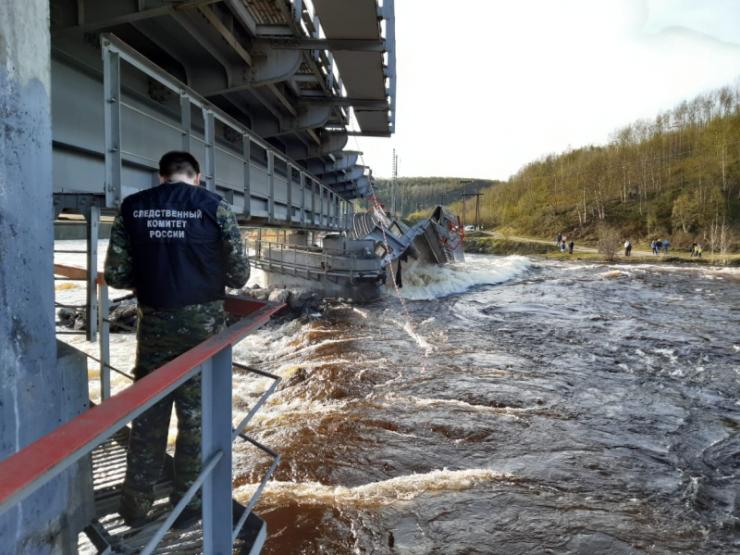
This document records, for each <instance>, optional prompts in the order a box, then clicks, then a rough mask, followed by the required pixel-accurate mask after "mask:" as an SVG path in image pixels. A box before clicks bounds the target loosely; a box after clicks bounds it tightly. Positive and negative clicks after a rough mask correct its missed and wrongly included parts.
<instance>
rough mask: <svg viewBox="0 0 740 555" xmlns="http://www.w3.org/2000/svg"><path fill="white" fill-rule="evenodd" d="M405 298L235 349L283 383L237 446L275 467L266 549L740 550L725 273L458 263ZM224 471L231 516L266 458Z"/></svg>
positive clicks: (731, 304)
mask: <svg viewBox="0 0 740 555" xmlns="http://www.w3.org/2000/svg"><path fill="white" fill-rule="evenodd" d="M404 281H405V287H404V288H403V289H402V290H401V295H402V297H403V302H402V301H401V300H400V299H399V298H398V297H397V296H396V295H395V293H394V292H392V291H391V292H389V294H388V295H386V296H385V297H384V298H383V299H381V300H380V301H378V302H376V303H373V304H370V305H364V306H353V305H351V304H346V303H341V302H339V303H335V304H334V305H332V307H331V309H329V310H327V311H325V312H324V313H323V314H315V315H313V316H311V317H306V318H304V319H301V320H293V321H289V322H288V321H284V322H279V323H276V324H272V325H271V326H270V327H268V328H265V329H263V330H261V331H260V332H258V333H257V334H255V335H253V336H251V337H249V338H248V339H247V341H245V342H244V343H242V344H241V346H239V347H238V348H237V350H236V356H237V358H238V359H241V360H242V361H243V362H246V363H248V364H253V365H255V366H257V367H260V368H263V369H265V370H269V371H274V372H277V373H278V374H280V375H281V376H282V377H283V383H282V384H281V387H280V390H279V391H278V393H277V394H276V395H275V396H274V397H273V398H272V400H271V401H270V402H269V403H268V405H267V406H266V407H265V408H264V409H263V410H262V411H261V412H260V413H258V415H257V416H256V417H255V419H254V420H253V422H252V424H251V425H250V428H249V430H248V431H249V433H250V434H251V435H253V436H254V437H256V438H257V439H259V440H261V441H264V442H265V443H266V444H268V445H270V446H272V447H273V448H275V449H276V450H278V451H279V452H280V453H281V455H282V462H281V464H280V466H279V468H278V469H277V471H276V474H275V479H274V481H273V482H272V483H271V485H270V486H269V488H268V489H267V491H266V493H265V495H264V496H263V499H262V500H261V502H260V504H259V505H258V508H257V512H258V513H259V514H261V516H263V517H264V518H265V519H266V520H267V522H268V530H269V539H268V541H267V544H266V549H265V553H268V554H292V553H337V554H339V553H341V554H344V553H375V554H384V553H388V554H391V553H399V554H400V553H408V554H412V553H414V554H415V553H420V554H421V553H424V554H426V553H439V554H457V553H459V554H463V553H465V554H468V553H505V554H507V555H512V554H524V553H527V554H530V553H579V554H598V553H605V554H606V553H609V554H626V553H666V554H668V553H670V554H673V553H702V554H705V553H718V554H720V553H721V554H727V553H732V552H735V553H738V552H740V401H738V399H740V396H739V395H738V394H739V393H740V287H739V286H740V272H739V271H738V270H729V269H726V270H723V269H710V268H695V267H678V266H662V265H654V266H626V265H599V264H595V265H577V264H568V263H560V262H544V261H536V260H530V259H527V258H523V257H493V256H472V255H471V256H468V259H467V262H465V263H464V264H462V265H459V266H456V267H446V268H442V269H437V270H430V269H419V268H417V269H416V271H415V272H407V273H406V275H405V279H404ZM266 384H267V382H266V381H265V380H253V379H251V378H248V377H246V376H241V377H239V379H238V381H237V384H236V396H237V401H236V406H235V410H236V412H237V413H238V414H243V413H244V412H246V410H247V409H248V407H249V406H250V404H251V403H253V402H254V400H255V399H256V395H257V393H258V392H260V391H261V390H262V389H264V387H265V386H266ZM235 418H236V417H235ZM235 457H236V459H235V465H236V467H237V473H236V474H237V484H238V485H239V488H238V490H237V494H238V496H239V497H240V498H241V499H242V500H244V499H247V498H248V497H249V495H250V493H251V492H252V491H253V490H254V484H255V483H256V482H257V481H258V480H259V477H260V476H261V474H262V473H263V472H264V471H265V469H266V468H267V466H268V461H267V460H266V459H264V458H262V457H260V456H259V455H258V454H257V451H255V450H254V449H253V448H250V447H247V446H241V447H240V448H239V449H238V450H237V452H236V454H235Z"/></svg>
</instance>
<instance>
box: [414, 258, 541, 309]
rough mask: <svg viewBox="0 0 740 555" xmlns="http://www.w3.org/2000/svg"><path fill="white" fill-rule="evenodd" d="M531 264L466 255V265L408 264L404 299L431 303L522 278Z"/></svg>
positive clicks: (526, 260)
mask: <svg viewBox="0 0 740 555" xmlns="http://www.w3.org/2000/svg"><path fill="white" fill-rule="evenodd" d="M531 265H532V263H531V261H530V260H529V259H528V258H526V257H524V256H481V255H474V254H468V255H466V260H465V262H462V263H459V264H448V265H445V266H435V265H426V264H411V265H409V266H408V268H404V273H403V288H401V290H400V293H401V296H402V297H403V298H404V299H409V300H412V301H421V300H431V299H438V298H442V297H446V296H448V295H454V294H456V293H462V292H463V291H467V290H468V289H470V288H471V287H475V286H477V285H495V284H497V283H503V282H505V281H509V280H510V279H512V278H514V277H516V276H518V275H521V274H522V273H524V272H525V271H527V269H529V267H530V266H531Z"/></svg>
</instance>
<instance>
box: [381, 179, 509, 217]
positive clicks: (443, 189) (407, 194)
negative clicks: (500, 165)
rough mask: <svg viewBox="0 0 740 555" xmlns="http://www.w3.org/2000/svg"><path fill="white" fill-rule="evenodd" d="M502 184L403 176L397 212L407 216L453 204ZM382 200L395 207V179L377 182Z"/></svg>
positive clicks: (485, 180)
mask: <svg viewBox="0 0 740 555" xmlns="http://www.w3.org/2000/svg"><path fill="white" fill-rule="evenodd" d="M496 183H499V182H497V181H492V180H489V179H469V178H464V177H399V178H398V182H397V189H396V191H397V192H396V206H397V210H398V212H399V213H400V214H402V215H403V216H406V215H408V214H410V213H411V212H415V211H417V210H422V211H423V210H426V209H429V208H433V207H434V206H436V205H438V204H452V203H453V202H455V201H456V200H457V199H459V198H460V195H461V194H462V193H477V192H478V191H481V190H483V189H485V188H487V187H490V186H491V185H494V184H496ZM375 189H376V194H377V195H378V198H380V199H381V201H382V202H383V203H384V204H385V206H386V208H390V206H391V180H390V179H376V180H375Z"/></svg>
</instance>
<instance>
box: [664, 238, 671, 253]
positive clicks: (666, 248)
mask: <svg viewBox="0 0 740 555" xmlns="http://www.w3.org/2000/svg"><path fill="white" fill-rule="evenodd" d="M670 246H671V242H670V241H669V240H668V239H666V240H665V241H663V252H664V253H665V254H668V247H670Z"/></svg>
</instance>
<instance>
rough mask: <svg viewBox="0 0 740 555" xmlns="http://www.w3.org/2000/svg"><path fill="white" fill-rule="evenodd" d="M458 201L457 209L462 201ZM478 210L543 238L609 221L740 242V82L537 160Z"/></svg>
mask: <svg viewBox="0 0 740 555" xmlns="http://www.w3.org/2000/svg"><path fill="white" fill-rule="evenodd" d="M605 109H606V108H605ZM492 155H495V153H492ZM468 206H470V203H469V205H468ZM453 208H454V209H456V211H458V212H459V211H460V210H461V204H460V203H459V202H458V203H456V204H455V205H453ZM468 210H469V211H470V208H468ZM481 212H482V220H483V222H484V224H485V225H487V226H496V227H501V228H507V229H509V230H511V231H513V232H518V233H522V234H530V235H538V236H543V237H550V236H554V235H555V234H556V233H558V232H565V233H567V234H568V235H569V236H575V237H579V238H581V239H588V238H592V237H594V236H595V233H596V230H597V229H598V228H599V226H600V225H604V224H605V225H609V226H613V227H616V228H618V229H619V230H620V231H621V233H622V234H623V236H624V237H629V238H631V239H632V240H633V241H635V240H641V239H644V240H649V239H650V238H660V237H663V238H667V237H670V238H672V239H673V242H674V244H687V243H690V242H691V241H695V240H696V241H701V242H705V243H707V245H708V246H710V247H711V246H714V247H715V248H717V249H718V250H719V249H720V248H721V245H719V243H721V242H724V243H725V246H726V243H728V242H730V243H733V244H734V245H735V247H737V241H738V238H740V234H738V231H739V229H738V228H739V227H740V86H734V87H725V88H722V89H720V90H717V91H715V92H712V93H710V94H705V95H702V96H699V97H697V98H695V99H694V100H691V101H686V102H682V103H681V104H679V105H678V106H676V107H675V108H674V109H673V110H670V111H667V112H664V113H662V114H660V115H658V116H657V117H656V118H655V119H654V120H650V121H637V122H635V123H633V124H631V125H628V126H626V127H624V128H623V129H620V130H618V131H617V132H615V133H614V135H613V139H612V140H611V142H610V143H609V144H607V145H604V146H589V147H586V148H579V149H576V150H571V151H568V152H565V153H562V154H559V155H550V156H547V157H545V158H543V159H541V160H537V161H535V162H532V163H530V164H528V165H527V166H525V167H524V168H522V169H521V170H520V171H519V172H518V173H517V174H516V175H515V176H514V177H512V178H511V179H510V180H509V181H508V182H506V183H502V184H499V185H497V186H495V187H491V188H488V189H486V190H485V195H484V198H483V200H482V207H481ZM469 213H470V212H469Z"/></svg>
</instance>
